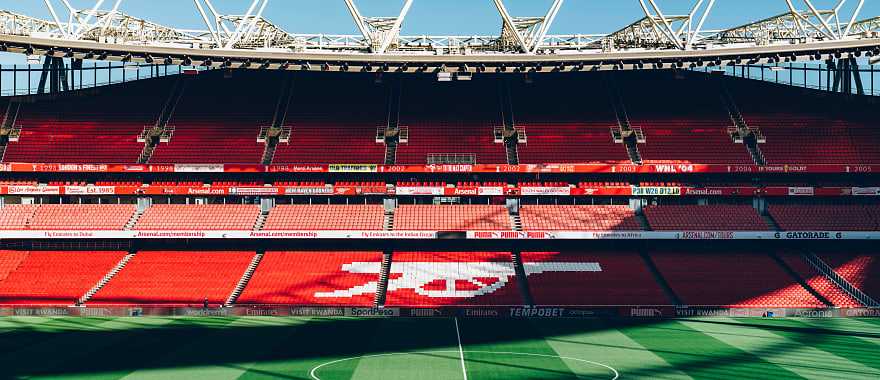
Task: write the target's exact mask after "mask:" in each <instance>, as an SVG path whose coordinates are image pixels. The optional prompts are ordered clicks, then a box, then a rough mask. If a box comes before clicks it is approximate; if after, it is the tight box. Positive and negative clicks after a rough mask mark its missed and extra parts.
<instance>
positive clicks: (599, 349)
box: [535, 320, 690, 379]
mask: <svg viewBox="0 0 880 380" xmlns="http://www.w3.org/2000/svg"><path fill="white" fill-rule="evenodd" d="M535 325H536V326H538V327H539V328H540V330H541V332H542V333H543V334H545V335H546V337H545V338H544V340H545V341H546V342H547V344H549V345H550V347H552V348H553V350H554V351H556V352H558V353H559V355H560V356H567V357H575V358H582V359H587V360H592V361H596V362H599V363H603V364H606V365H609V366H611V367H613V368H614V369H616V370H617V371H618V372H620V375H621V377H622V378H653V379H690V376H688V375H687V374H685V373H684V372H681V371H679V370H678V368H676V367H675V366H673V365H671V364H669V363H668V362H666V361H665V360H663V358H661V357H659V356H657V355H656V354H655V353H653V352H651V351H650V350H648V349H646V348H645V347H643V346H642V345H641V344H639V343H638V342H636V341H634V340H632V339H631V338H630V337H628V336H626V335H624V334H623V333H621V332H620V331H619V330H617V329H616V328H615V327H614V326H612V325H610V324H609V323H608V322H606V321H603V320H559V321H535Z"/></svg>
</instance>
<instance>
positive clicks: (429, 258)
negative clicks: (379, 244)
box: [385, 252, 523, 306]
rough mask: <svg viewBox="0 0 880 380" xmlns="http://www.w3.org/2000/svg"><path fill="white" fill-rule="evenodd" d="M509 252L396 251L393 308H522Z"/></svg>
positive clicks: (389, 297) (392, 276)
mask: <svg viewBox="0 0 880 380" xmlns="http://www.w3.org/2000/svg"><path fill="white" fill-rule="evenodd" d="M514 273H515V272H514V269H513V263H512V261H511V257H510V253H507V252H395V253H394V259H393V261H392V263H391V271H390V273H389V278H388V292H387V293H386V298H385V304H386V305H389V306H480V305H522V304H523V300H522V297H521V295H520V293H519V288H518V287H517V284H516V276H515V274H514Z"/></svg>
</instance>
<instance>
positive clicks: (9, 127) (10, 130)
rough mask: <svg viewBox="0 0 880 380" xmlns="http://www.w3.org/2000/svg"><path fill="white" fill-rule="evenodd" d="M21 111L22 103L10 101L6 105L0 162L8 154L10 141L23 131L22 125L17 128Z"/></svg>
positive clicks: (0, 127)
mask: <svg viewBox="0 0 880 380" xmlns="http://www.w3.org/2000/svg"><path fill="white" fill-rule="evenodd" d="M19 111H21V103H19V102H13V101H10V102H9V104H7V105H6V113H4V114H3V121H2V122H0V162H3V159H4V158H5V156H6V148H7V146H8V145H9V143H10V142H11V141H13V140H16V139H17V137H18V134H20V133H21V127H20V126H19V127H18V128H16V125H15V123H16V121H17V120H18V113H19Z"/></svg>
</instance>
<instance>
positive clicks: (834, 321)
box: [800, 318, 880, 345]
mask: <svg viewBox="0 0 880 380" xmlns="http://www.w3.org/2000/svg"><path fill="white" fill-rule="evenodd" d="M800 321H801V322H803V323H806V324H809V325H811V326H813V327H815V328H834V329H836V330H840V331H848V332H850V333H853V335H852V336H853V337H854V338H858V339H862V340H864V341H866V342H871V343H874V344H877V345H880V328H878V327H877V325H875V324H873V323H868V322H867V321H866V320H863V319H858V318H804V319H801V320H800Z"/></svg>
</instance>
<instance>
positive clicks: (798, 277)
mask: <svg viewBox="0 0 880 380" xmlns="http://www.w3.org/2000/svg"><path fill="white" fill-rule="evenodd" d="M768 255H769V256H770V258H771V259H773V261H775V262H776V264H778V265H779V267H781V268H782V269H783V270H784V271H785V272H786V273H788V275H789V276H791V278H793V279H794V280H795V281H797V283H798V284H800V285H801V287H802V288H804V289H805V290H806V291H807V292H809V293H810V294H811V295H812V296H813V297H816V299H817V300H819V302H822V303H824V304H825V306H828V307H834V306H835V305H834V303H833V302H831V300H830V299H828V297H826V295H825V294H822V293H820V292H819V291H818V290H816V288H814V287H813V286H812V285H810V284H809V283H808V282H807V280H806V279H804V278H803V277H802V276H801V275H800V273H798V271H796V270H794V269H793V268H792V267H791V266H790V265H788V263H787V262H786V261H785V260H783V259H782V257H780V256H779V255H778V254H776V253H773V252H771V253H769V254H768Z"/></svg>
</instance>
